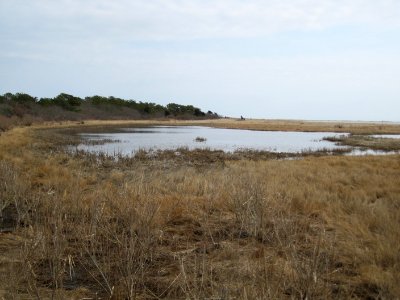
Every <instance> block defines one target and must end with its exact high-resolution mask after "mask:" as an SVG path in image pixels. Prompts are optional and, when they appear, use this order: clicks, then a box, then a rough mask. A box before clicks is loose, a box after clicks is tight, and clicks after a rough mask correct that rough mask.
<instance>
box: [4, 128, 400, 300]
mask: <svg viewBox="0 0 400 300" xmlns="http://www.w3.org/2000/svg"><path fill="white" fill-rule="evenodd" d="M246 122H247V121H243V122H240V123H241V124H244V125H243V126H246ZM88 124H89V125H90V122H87V123H85V124H84V125H82V124H67V125H66V126H64V125H57V126H54V125H52V126H47V127H45V126H39V127H23V128H14V129H13V130H11V131H8V132H6V133H3V134H2V136H1V137H0V201H1V202H0V212H1V233H0V249H1V257H0V259H1V261H0V296H1V297H4V298H6V299H7V298H32V297H34V298H40V299H41V298H55V299H65V298H75V299H81V298H84V297H86V298H93V299H96V298H97V299H99V298H102V299H105V298H112V299H121V298H127V299H159V298H169V299H177V298H178V299H204V298H213V299H231V298H236V299H256V298H258V299H260V298H263V299H265V298H273V299H290V298H302V299H305V298H308V299H310V298H386V299H390V298H396V297H399V295H400V289H399V286H398V282H400V255H399V253H400V246H399V243H398V241H399V240H400V184H399V178H400V157H399V155H387V156H365V157H344V156H327V155H325V154H324V153H320V154H312V155H311V154H309V155H304V156H303V157H302V159H296V160H281V159H278V158H280V157H279V156H278V154H276V155H275V156H268V155H271V154H267V153H264V154H263V155H261V154H260V153H257V154H254V155H253V156H251V155H249V156H246V154H242V155H239V154H237V155H236V156H229V155H226V154H225V153H224V152H221V151H214V152H213V151H208V150H198V151H190V150H188V149H181V151H180V154H179V155H176V154H175V153H173V154H172V151H171V152H170V153H168V151H163V152H160V153H159V154H158V155H153V156H149V155H148V153H146V152H145V151H144V152H139V153H138V154H137V155H135V156H134V157H130V158H124V159H112V158H111V157H109V156H106V155H93V154H88V153H83V152H77V153H75V154H74V155H71V153H68V152H66V151H65V145H67V144H71V143H78V142H79V141H78V140H75V139H76V136H75V137H74V136H71V135H65V134H63V133H62V132H64V130H67V127H68V128H69V129H68V130H74V129H73V128H75V130H77V131H79V130H80V128H81V127H82V126H85V127H86V126H88ZM234 124H236V123H234ZM63 126H64V127H63ZM235 126H236V125H235ZM346 126H347V125H344V127H346ZM53 127H56V128H53ZM92 129H93V128H92ZM92 129H91V130H92ZM357 130H366V129H365V128H364V129H360V128H358V129H357ZM393 131H395V130H393Z"/></svg>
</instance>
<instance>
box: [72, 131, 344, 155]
mask: <svg viewBox="0 0 400 300" xmlns="http://www.w3.org/2000/svg"><path fill="white" fill-rule="evenodd" d="M118 131H119V132H117V133H82V134H81V136H82V137H83V138H84V139H85V141H86V143H84V144H80V145H78V146H77V150H84V151H88V152H92V153H106V154H109V155H115V154H119V155H132V154H134V153H135V152H137V151H138V150H141V149H143V150H147V151H152V150H167V149H168V150H173V149H177V148H180V147H187V148H188V149H190V150H192V149H196V148H200V149H211V150H223V151H225V152H234V151H237V150H245V149H251V150H261V151H271V152H286V153H297V152H302V151H317V150H322V149H329V150H337V149H343V148H346V147H343V146H338V145H335V143H332V142H329V141H324V140H322V139H323V138H324V137H326V136H334V135H336V133H332V132H287V131H254V130H241V129H222V128H212V127H202V126H152V127H141V128H120V129H119V130H118ZM102 141H103V142H104V141H105V143H103V142H102Z"/></svg>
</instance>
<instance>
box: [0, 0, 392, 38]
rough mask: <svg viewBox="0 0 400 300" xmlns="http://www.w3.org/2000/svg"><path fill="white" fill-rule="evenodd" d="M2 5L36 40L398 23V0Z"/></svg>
mask: <svg viewBox="0 0 400 300" xmlns="http://www.w3.org/2000/svg"><path fill="white" fill-rule="evenodd" d="M0 5H1V6H0V7H1V11H2V12H3V13H0V15H1V16H2V19H3V20H4V19H5V20H7V22H10V23H13V26H15V28H21V27H22V28H23V25H24V24H26V25H29V26H32V29H34V28H37V32H36V35H35V37H37V36H39V37H40V34H49V35H53V36H55V35H57V34H64V35H65V38H68V37H70V35H71V34H72V35H73V36H76V37H80V38H88V37H90V38H92V39H93V38H96V37H99V38H100V37H103V38H104V37H107V38H109V39H113V40H118V39H130V40H135V39H145V40H147V39H156V40H165V39H195V38H242V37H262V36H266V35H269V34H272V33H277V32H281V31H287V30H322V29H324V28H327V27H330V26H343V25H348V24H367V25H370V26H378V27H385V26H399V24H400V18H399V14H400V1H398V0H380V1H376V0H325V1H321V0H279V1H278V0H248V1H243V0H216V1H215V0H214V1H211V0H191V1H188V0H187V1H182V0H169V1H165V0H153V1H152V0H136V1H132V0H119V1H109V0H58V1H54V0H13V1H6V0H3V1H2V3H1V4H0ZM15 15H17V16H19V17H18V18H16V19H15ZM3 22H4V21H3ZM21 24H22V26H21ZM25 33H26V32H25ZM31 33H32V34H34V33H33V32H31Z"/></svg>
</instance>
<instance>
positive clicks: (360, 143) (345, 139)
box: [324, 134, 400, 151]
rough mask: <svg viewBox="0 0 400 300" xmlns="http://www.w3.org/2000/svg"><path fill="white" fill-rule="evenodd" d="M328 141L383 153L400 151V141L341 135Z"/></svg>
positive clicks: (329, 138)
mask: <svg viewBox="0 0 400 300" xmlns="http://www.w3.org/2000/svg"><path fill="white" fill-rule="evenodd" d="M324 139H325V140H327V141H331V142H336V143H337V144H339V145H346V146H351V147H359V148H362V149H373V150H382V151H399V150H400V139H396V138H378V137H372V136H368V135H352V134H351V135H341V136H337V137H326V138H324Z"/></svg>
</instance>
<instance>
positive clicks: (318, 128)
mask: <svg viewBox="0 0 400 300" xmlns="http://www.w3.org/2000/svg"><path fill="white" fill-rule="evenodd" d="M83 124H84V125H85V126H84V127H87V126H93V127H96V126H97V127H99V126H100V127H103V126H115V125H118V126H129V125H135V126H140V125H171V126H174V125H199V126H211V127H219V128H232V129H249V130H266V131H267V130H271V131H305V132H343V133H346V132H348V133H353V134H400V124H399V123H389V122H349V121H302V120H260V119H248V120H238V119H232V118H222V119H211V120H174V119H159V120H86V121H84V122H76V121H63V122H44V123H42V124H41V125H40V124H39V125H37V126H39V127H44V128H48V127H53V126H54V127H57V128H60V127H68V128H70V127H82V125H83Z"/></svg>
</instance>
